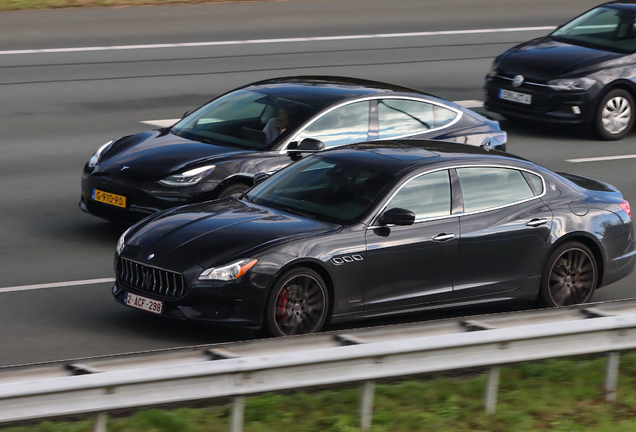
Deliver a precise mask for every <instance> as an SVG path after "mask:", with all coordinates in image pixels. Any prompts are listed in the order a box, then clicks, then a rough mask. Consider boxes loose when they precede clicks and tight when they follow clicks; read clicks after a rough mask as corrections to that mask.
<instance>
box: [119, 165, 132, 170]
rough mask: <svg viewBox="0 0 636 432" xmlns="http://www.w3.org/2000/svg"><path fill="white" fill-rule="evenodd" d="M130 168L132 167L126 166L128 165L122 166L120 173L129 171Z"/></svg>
mask: <svg viewBox="0 0 636 432" xmlns="http://www.w3.org/2000/svg"><path fill="white" fill-rule="evenodd" d="M128 168H130V167H129V166H126V165H124V166H122V167H121V169H120V170H119V171H123V170H127V169H128Z"/></svg>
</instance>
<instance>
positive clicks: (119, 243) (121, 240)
mask: <svg viewBox="0 0 636 432" xmlns="http://www.w3.org/2000/svg"><path fill="white" fill-rule="evenodd" d="M128 231H130V228H128V229H127V230H126V231H124V233H123V234H122V235H121V236H120V237H119V240H117V249H116V253H117V255H121V251H123V250H124V246H126V235H128Z"/></svg>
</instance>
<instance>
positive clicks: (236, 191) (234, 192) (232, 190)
mask: <svg viewBox="0 0 636 432" xmlns="http://www.w3.org/2000/svg"><path fill="white" fill-rule="evenodd" d="M248 189H249V186H248V185H246V184H244V183H230V184H229V185H227V186H225V187H224V188H223V189H221V191H220V192H219V193H218V195H217V196H216V197H217V199H221V198H229V197H232V198H236V199H239V198H241V197H242V196H243V194H244V193H245V191H246V190H248Z"/></svg>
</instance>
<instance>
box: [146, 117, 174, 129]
mask: <svg viewBox="0 0 636 432" xmlns="http://www.w3.org/2000/svg"><path fill="white" fill-rule="evenodd" d="M178 121H179V119H167V120H145V121H140V122H139V123H143V124H147V125H150V126H156V127H160V128H164V127H168V126H172V125H173V124H175V123H176V122H178Z"/></svg>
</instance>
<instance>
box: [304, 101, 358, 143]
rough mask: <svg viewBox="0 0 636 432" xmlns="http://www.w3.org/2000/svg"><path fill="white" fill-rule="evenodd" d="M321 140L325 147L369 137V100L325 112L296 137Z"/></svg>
mask: <svg viewBox="0 0 636 432" xmlns="http://www.w3.org/2000/svg"><path fill="white" fill-rule="evenodd" d="M305 138H314V139H317V140H320V141H322V142H323V143H324V144H325V147H332V146H336V145H344V144H353V143H357V142H362V141H367V140H368V139H369V102H368V101H364V102H355V103H352V104H349V105H345V106H343V107H340V108H337V109H335V110H333V111H331V112H330V113H327V114H325V115H324V116H323V117H321V118H320V119H318V120H317V121H316V122H314V123H313V124H311V125H309V127H307V128H306V129H305V130H304V131H303V132H301V133H300V135H298V136H297V137H296V140H295V141H297V142H299V143H300V142H302V140H304V139H305Z"/></svg>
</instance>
